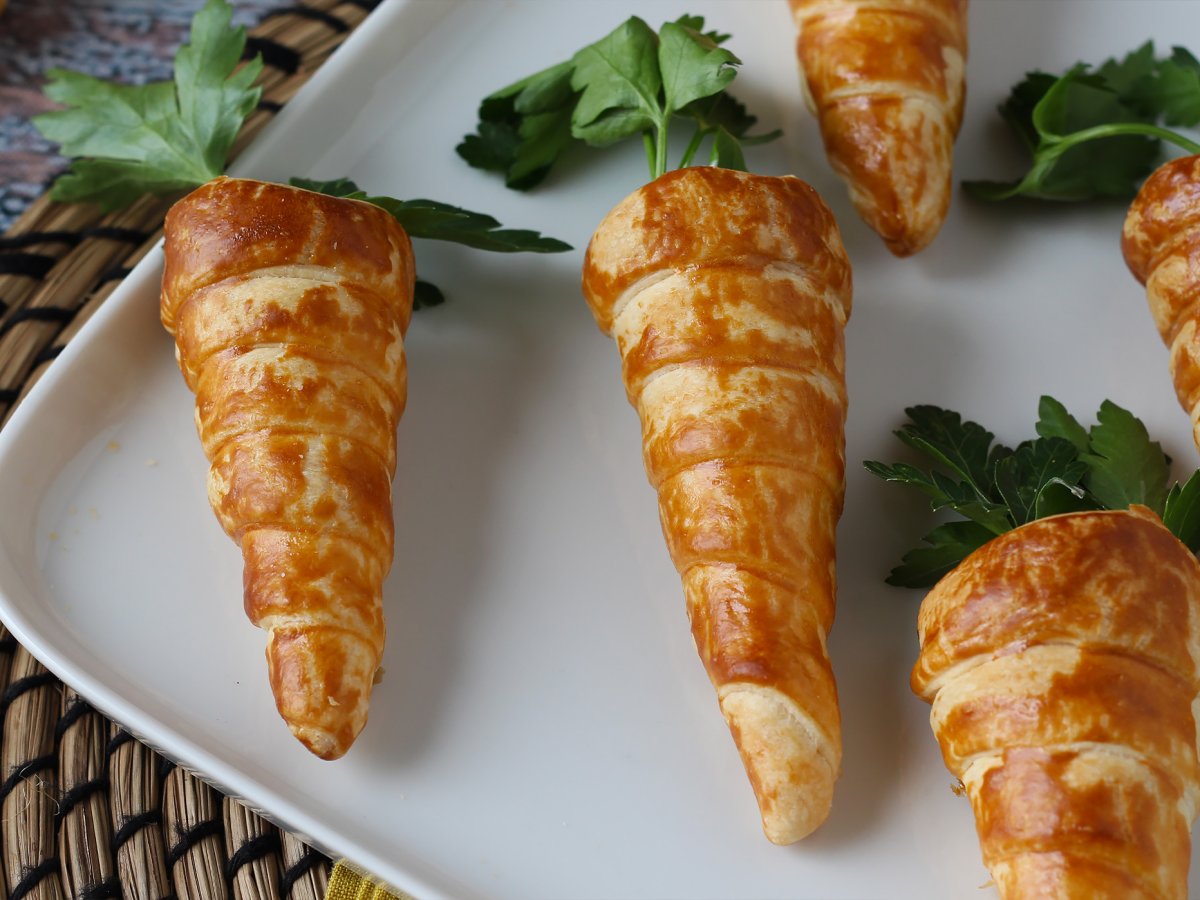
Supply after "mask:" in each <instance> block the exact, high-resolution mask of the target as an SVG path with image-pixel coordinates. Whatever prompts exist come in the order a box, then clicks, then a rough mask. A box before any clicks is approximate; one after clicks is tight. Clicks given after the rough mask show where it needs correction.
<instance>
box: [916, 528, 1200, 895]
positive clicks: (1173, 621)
mask: <svg viewBox="0 0 1200 900" xmlns="http://www.w3.org/2000/svg"><path fill="white" fill-rule="evenodd" d="M918 631H919V636H920V640H921V654H920V658H919V659H918V661H917V664H916V667H915V668H914V670H913V674H912V686H913V690H914V691H915V692H916V693H917V694H919V695H920V696H921V697H923V698H924V699H925V700H928V701H930V702H931V703H932V704H933V708H932V724H933V730H934V733H935V734H936V735H937V739H938V743H939V744H940V745H941V749H942V756H943V758H944V760H945V762H946V766H947V768H948V769H949V770H950V771H951V772H952V773H953V774H954V775H956V776H957V777H958V778H959V779H961V781H962V783H963V785H965V787H966V790H967V795H968V796H969V797H970V800H971V806H972V808H973V809H974V812H975V822H976V827H977V829H978V832H979V841H980V846H981V848H982V851H983V860H984V863H985V864H986V865H987V867H988V868H989V869H990V870H991V873H992V879H993V881H994V882H995V885H996V888H997V890H998V891H999V894H1000V896H1001V897H1004V898H1043V897H1061V898H1088V900H1091V898H1101V897H1104V898H1122V900H1124V898H1183V897H1185V896H1186V895H1187V874H1188V864H1189V862H1190V860H1191V842H1190V829H1191V823H1192V820H1193V819H1194V818H1195V815H1196V811H1197V801H1198V800H1200V780H1198V779H1200V761H1198V760H1197V751H1196V748H1197V723H1196V719H1195V715H1194V712H1193V704H1194V703H1195V702H1196V699H1197V696H1198V694H1200V668H1198V666H1200V660H1198V658H1197V657H1198V654H1200V563H1197V560H1196V558H1195V556H1194V555H1193V554H1192V553H1191V551H1189V550H1188V548H1187V547H1185V546H1184V545H1183V544H1181V543H1180V542H1179V541H1178V540H1176V538H1175V537H1174V536H1173V535H1172V534H1171V533H1170V532H1169V531H1168V530H1167V529H1166V528H1165V527H1164V526H1163V524H1162V522H1161V521H1160V520H1159V518H1158V517H1157V516H1156V515H1154V513H1153V512H1151V511H1150V510H1149V509H1147V508H1145V507H1142V506H1134V507H1131V508H1130V509H1129V510H1123V511H1104V512H1084V513H1073V514H1068V515H1064V516H1057V517H1052V518H1047V519H1039V520H1037V521H1035V522H1032V523H1030V524H1028V525H1025V526H1024V527H1022V528H1018V529H1016V530H1015V531H1011V532H1008V533H1007V534H1004V535H1002V536H1001V537H998V538H996V539H994V540H992V541H991V542H990V543H988V544H985V545H984V546H983V547H981V548H980V549H979V550H977V551H976V552H975V553H973V554H971V555H970V556H969V557H967V559H966V560H964V561H963V562H962V564H960V565H959V566H958V567H957V568H956V569H954V570H953V571H952V572H951V573H950V574H949V575H947V576H946V577H945V578H943V579H942V580H941V581H940V582H939V583H938V584H937V585H936V586H935V587H934V588H933V590H932V591H931V592H930V593H929V595H928V596H927V597H926V598H925V601H924V603H923V604H922V605H921V611H920V616H919V623H918Z"/></svg>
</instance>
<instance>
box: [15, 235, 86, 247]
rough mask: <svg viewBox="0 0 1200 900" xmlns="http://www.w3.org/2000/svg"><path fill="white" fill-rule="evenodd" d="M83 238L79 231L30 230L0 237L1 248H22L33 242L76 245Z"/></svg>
mask: <svg viewBox="0 0 1200 900" xmlns="http://www.w3.org/2000/svg"><path fill="white" fill-rule="evenodd" d="M81 240H83V234H82V233H81V232H78V231H29V232H26V233H25V234H6V235H4V236H3V237H0V250H20V249H21V248H22V247H29V246H32V245H33V244H66V245H67V246H69V247H74V246H75V245H76V244H78V243H79V242H80V241H81Z"/></svg>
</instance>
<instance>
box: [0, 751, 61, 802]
mask: <svg viewBox="0 0 1200 900" xmlns="http://www.w3.org/2000/svg"><path fill="white" fill-rule="evenodd" d="M57 764H58V756H57V754H54V753H47V754H46V755H45V756H38V757H35V758H34V759H28V760H26V761H25V762H23V763H21V764H20V765H19V766H17V767H16V768H14V769H13V770H12V773H11V774H10V775H9V776H8V777H7V778H5V779H4V784H0V802H3V801H4V800H5V799H6V798H7V797H8V795H9V794H11V793H12V792H13V791H14V790H16V787H17V785H19V784H20V783H21V782H22V781H25V780H26V779H27V778H28V777H29V776H30V775H33V774H35V773H37V772H45V771H46V770H47V769H50V770H53V769H54V767H55V766H56V765H57Z"/></svg>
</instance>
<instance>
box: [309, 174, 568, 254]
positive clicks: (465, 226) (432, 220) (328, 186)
mask: <svg viewBox="0 0 1200 900" xmlns="http://www.w3.org/2000/svg"><path fill="white" fill-rule="evenodd" d="M290 183H291V184H292V185H294V186H296V187H300V188H304V189H306V190H310V191H316V192H318V193H321V194H328V195H330V196H332V197H346V198H348V199H351V200H365V201H366V202H367V203H372V204H374V205H375V206H378V207H379V208H380V209H384V210H386V211H387V212H389V213H391V214H392V216H393V217H394V218H395V219H396V221H397V222H399V223H400V224H401V225H402V226H404V230H405V231H407V232H408V234H409V237H414V238H427V239H429V240H435V241H450V242H451V243H455V244H463V245H465V246H467V247H474V248H475V249H476V250H491V251H493V252H496V253H521V252H527V253H562V252H564V251H566V250H570V249H571V245H570V244H565V243H563V242H562V241H560V240H556V239H555V238H550V237H543V236H542V235H540V234H539V233H538V232H536V231H527V230H524V229H511V228H501V227H500V223H499V222H498V221H496V219H494V218H492V217H491V216H489V215H485V214H484V213H477V212H471V211H470V210H467V209H462V208H460V207H457V206H451V205H450V204H448V203H439V202H438V201H436V200H397V199H395V198H394V197H371V196H368V195H367V193H366V192H365V191H363V190H361V189H360V188H359V187H358V185H356V184H355V183H354V182H353V181H351V180H350V179H348V178H339V179H335V180H333V181H314V180H312V179H308V178H293V179H291V182H290Z"/></svg>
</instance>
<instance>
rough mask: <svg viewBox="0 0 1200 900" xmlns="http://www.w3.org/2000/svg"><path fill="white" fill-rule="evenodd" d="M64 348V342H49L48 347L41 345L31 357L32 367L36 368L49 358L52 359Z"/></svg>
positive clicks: (48, 360)
mask: <svg viewBox="0 0 1200 900" xmlns="http://www.w3.org/2000/svg"><path fill="white" fill-rule="evenodd" d="M66 349H67V347H66V344H51V345H50V346H49V347H43V348H42V349H41V350H39V351H38V352H37V355H36V356H34V357H33V366H34V368H37V367H38V366H40V365H42V364H43V363H48V362H50V360H52V359H54V358H55V357H56V356H58V354H60V353H62V352H63V351H64V350H66Z"/></svg>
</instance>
